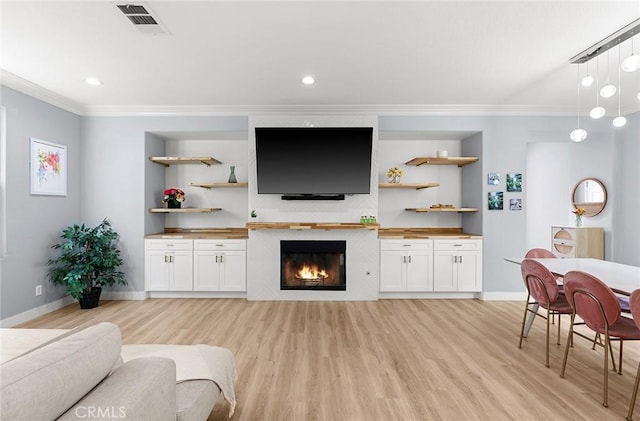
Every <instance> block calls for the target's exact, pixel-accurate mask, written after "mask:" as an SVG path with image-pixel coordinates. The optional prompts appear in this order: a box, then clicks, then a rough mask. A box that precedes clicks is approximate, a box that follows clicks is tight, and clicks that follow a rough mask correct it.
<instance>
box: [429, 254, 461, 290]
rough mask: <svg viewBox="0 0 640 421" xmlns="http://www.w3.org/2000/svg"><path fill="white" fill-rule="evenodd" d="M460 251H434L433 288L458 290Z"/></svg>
mask: <svg viewBox="0 0 640 421" xmlns="http://www.w3.org/2000/svg"><path fill="white" fill-rule="evenodd" d="M458 255H459V252H454V251H441V250H440V251H439V250H436V251H434V252H433V290H434V291H457V290H458V282H457V270H456V269H457V266H458V265H457V263H456V262H455V260H456V256H458Z"/></svg>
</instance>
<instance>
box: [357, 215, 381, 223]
mask: <svg viewBox="0 0 640 421" xmlns="http://www.w3.org/2000/svg"><path fill="white" fill-rule="evenodd" d="M360 223H361V224H377V223H378V221H377V220H376V217H375V216H373V215H370V216H366V215H362V216H361V217H360Z"/></svg>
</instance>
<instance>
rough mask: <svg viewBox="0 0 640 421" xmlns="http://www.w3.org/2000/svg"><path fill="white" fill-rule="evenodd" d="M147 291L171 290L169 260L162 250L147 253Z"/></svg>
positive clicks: (145, 286)
mask: <svg viewBox="0 0 640 421" xmlns="http://www.w3.org/2000/svg"><path fill="white" fill-rule="evenodd" d="M144 260H145V264H144V266H145V270H144V289H145V291H168V290H169V259H168V256H167V255H166V254H165V252H164V251H162V250H147V252H146V253H145V259H144Z"/></svg>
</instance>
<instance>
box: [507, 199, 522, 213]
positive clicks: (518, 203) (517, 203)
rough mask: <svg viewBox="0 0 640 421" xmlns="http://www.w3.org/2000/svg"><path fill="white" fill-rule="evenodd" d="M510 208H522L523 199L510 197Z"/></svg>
mask: <svg viewBox="0 0 640 421" xmlns="http://www.w3.org/2000/svg"><path fill="white" fill-rule="evenodd" d="M509 209H511V210H512V211H519V210H522V199H509Z"/></svg>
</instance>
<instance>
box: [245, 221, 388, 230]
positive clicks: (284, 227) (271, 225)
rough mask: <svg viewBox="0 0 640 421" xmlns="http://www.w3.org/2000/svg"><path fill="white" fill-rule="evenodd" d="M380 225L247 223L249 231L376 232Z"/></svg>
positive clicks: (355, 223)
mask: <svg viewBox="0 0 640 421" xmlns="http://www.w3.org/2000/svg"><path fill="white" fill-rule="evenodd" d="M379 227H380V224H360V223H357V222H248V223H247V228H248V229H250V230H269V229H275V230H377V229H378V228H379Z"/></svg>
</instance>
